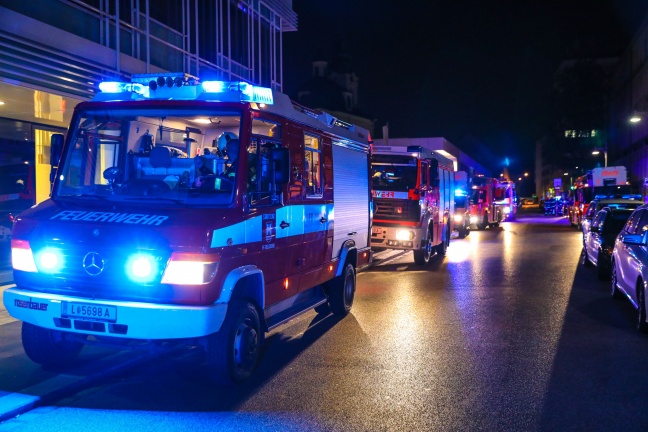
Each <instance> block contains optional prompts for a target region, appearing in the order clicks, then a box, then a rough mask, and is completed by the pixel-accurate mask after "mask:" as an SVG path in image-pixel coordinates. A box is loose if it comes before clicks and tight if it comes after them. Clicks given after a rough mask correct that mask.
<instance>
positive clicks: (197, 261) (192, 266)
mask: <svg viewBox="0 0 648 432" xmlns="http://www.w3.org/2000/svg"><path fill="white" fill-rule="evenodd" d="M219 260H220V257H219V256H218V255H205V254H195V253H182V252H174V253H173V254H172V255H171V258H170V259H169V262H168V263H167V266H166V269H165V270H164V275H163V276H162V283H166V284H174V285H203V284H206V283H209V282H211V281H212V280H214V277H215V276H216V270H217V269H218V261H219Z"/></svg>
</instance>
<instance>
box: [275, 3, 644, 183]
mask: <svg viewBox="0 0 648 432" xmlns="http://www.w3.org/2000/svg"><path fill="white" fill-rule="evenodd" d="M578 6H581V7H580V8H579V7H578ZM584 6H587V9H585V8H584ZM293 9H294V10H295V11H296V12H297V14H298V16H299V31H298V32H292V33H286V34H284V91H285V92H286V93H288V94H290V95H291V96H294V95H295V92H296V90H297V88H298V86H299V84H301V83H303V82H304V81H306V80H308V79H309V78H310V77H311V62H312V61H313V59H315V58H316V57H317V58H319V59H324V60H329V59H330V58H331V56H332V55H333V53H334V52H335V49H336V47H337V46H342V47H343V50H344V51H345V52H346V53H347V54H349V55H350V56H351V58H352V65H353V69H354V71H355V73H356V74H357V75H358V78H359V83H360V88H359V93H360V96H359V99H360V107H359V108H360V110H361V112H362V113H363V114H364V115H365V116H366V117H368V118H372V119H376V131H375V132H376V133H375V135H376V137H377V138H380V137H381V136H382V131H381V126H382V125H384V124H385V123H387V122H389V136H390V137H391V138H402V137H410V138H415V137H431V136H435V137H436V136H443V137H446V138H447V139H448V140H450V141H451V142H453V143H456V144H458V143H462V142H463V143H465V142H468V141H473V142H474V141H475V140H476V141H478V142H481V143H483V144H484V145H485V146H486V147H487V148H488V149H489V150H490V151H491V152H492V153H493V155H495V156H496V158H494V160H495V161H496V162H495V163H497V164H499V163H500V161H501V163H503V161H504V158H508V159H509V161H510V163H511V169H512V171H518V172H520V171H522V170H528V169H532V168H533V154H534V153H533V152H534V150H533V149H534V146H535V141H536V140H537V139H538V138H540V137H541V136H543V135H545V134H546V133H547V132H548V131H549V129H550V128H551V110H552V97H551V96H552V95H551V89H552V78H553V74H554V73H555V72H556V69H557V67H558V65H559V64H560V62H561V61H562V60H565V59H572V58H583V57H589V58H591V57H614V56H618V55H619V54H620V53H621V52H622V51H623V49H624V48H625V47H626V46H627V44H628V43H629V41H630V40H631V38H632V36H633V35H634V32H635V31H636V29H637V28H638V27H639V25H640V24H641V22H642V20H643V17H644V16H645V15H646V13H647V12H648V2H646V1H644V0H618V1H603V0H599V1H597V0H592V1H588V2H586V1H570V0H562V1H557V0H541V1H521V0H517V1H491V2H483V1H462V0H452V1H447V0H446V1H442V2H441V1H434V0H410V1H408V2H402V1H389V2H387V1H384V0H379V1H371V0H327V1H313V0H293ZM460 147H461V146H460ZM468 153H469V154H470V152H468ZM471 156H472V155H471ZM487 166H488V165H487ZM490 167H492V168H493V169H498V168H497V167H496V166H492V165H491V166H490Z"/></svg>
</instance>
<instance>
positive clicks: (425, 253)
mask: <svg viewBox="0 0 648 432" xmlns="http://www.w3.org/2000/svg"><path fill="white" fill-rule="evenodd" d="M432 248H433V246H432V233H431V232H430V230H429V229H428V230H427V232H426V234H425V240H424V241H423V245H422V246H421V248H420V249H417V250H415V251H414V262H415V263H416V264H418V265H424V264H427V263H429V262H430V258H431V257H432Z"/></svg>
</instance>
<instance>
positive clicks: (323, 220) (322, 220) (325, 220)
mask: <svg viewBox="0 0 648 432" xmlns="http://www.w3.org/2000/svg"><path fill="white" fill-rule="evenodd" d="M327 221H328V219H326V218H325V217H323V216H322V218H321V219H320V222H321V223H326V222H327Z"/></svg>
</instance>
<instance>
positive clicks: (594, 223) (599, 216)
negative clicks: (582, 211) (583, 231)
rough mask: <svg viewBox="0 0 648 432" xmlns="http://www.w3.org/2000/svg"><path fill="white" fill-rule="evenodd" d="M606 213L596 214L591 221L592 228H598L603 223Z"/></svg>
mask: <svg viewBox="0 0 648 432" xmlns="http://www.w3.org/2000/svg"><path fill="white" fill-rule="evenodd" d="M607 214H608V212H607V211H600V212H598V213H597V214H596V217H595V218H594V220H593V221H592V228H598V227H600V226H601V225H603V223H604V222H605V217H606V216H607Z"/></svg>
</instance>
